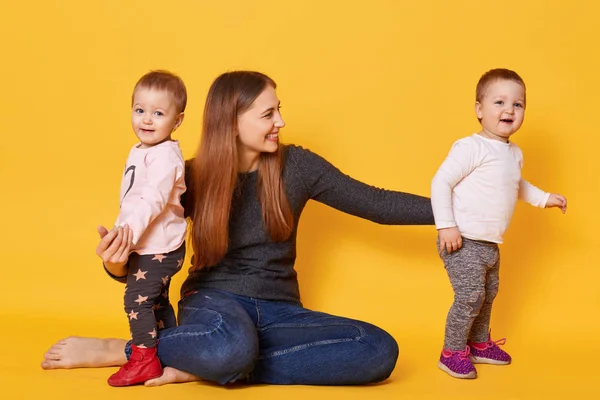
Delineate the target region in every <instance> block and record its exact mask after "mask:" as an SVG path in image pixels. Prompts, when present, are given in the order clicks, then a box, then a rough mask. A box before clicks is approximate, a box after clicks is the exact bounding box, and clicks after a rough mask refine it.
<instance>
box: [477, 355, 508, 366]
mask: <svg viewBox="0 0 600 400" xmlns="http://www.w3.org/2000/svg"><path fill="white" fill-rule="evenodd" d="M471 362H472V363H473V364H492V365H508V364H510V361H502V360H494V359H493V358H483V357H475V356H474V355H471Z"/></svg>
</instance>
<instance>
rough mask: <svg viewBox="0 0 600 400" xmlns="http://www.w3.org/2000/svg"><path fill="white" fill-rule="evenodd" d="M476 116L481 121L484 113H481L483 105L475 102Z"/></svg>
mask: <svg viewBox="0 0 600 400" xmlns="http://www.w3.org/2000/svg"><path fill="white" fill-rule="evenodd" d="M475 114H476V115H477V119H479V120H481V118H483V113H482V112H481V103H480V102H478V101H476V102H475Z"/></svg>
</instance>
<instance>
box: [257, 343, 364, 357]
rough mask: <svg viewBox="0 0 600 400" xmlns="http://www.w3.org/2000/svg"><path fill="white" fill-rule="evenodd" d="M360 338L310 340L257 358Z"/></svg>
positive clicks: (276, 355) (281, 354)
mask: <svg viewBox="0 0 600 400" xmlns="http://www.w3.org/2000/svg"><path fill="white" fill-rule="evenodd" d="M360 338H361V337H356V338H344V339H331V340H321V341H319V342H311V343H305V344H299V345H297V346H293V347H290V348H288V349H285V350H278V351H274V352H272V353H269V354H264V355H260V356H258V357H257V359H258V360H264V359H266V358H273V357H278V356H283V355H286V354H290V353H294V352H296V351H300V350H304V349H307V348H310V347H315V346H324V345H328V344H335V343H346V342H353V341H356V340H359V339H360Z"/></svg>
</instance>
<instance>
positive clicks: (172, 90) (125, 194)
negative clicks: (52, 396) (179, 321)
mask: <svg viewBox="0 0 600 400" xmlns="http://www.w3.org/2000/svg"><path fill="white" fill-rule="evenodd" d="M186 101H187V93H186V88H185V85H184V83H183V81H182V80H181V79H180V78H179V77H178V76H176V75H174V74H172V73H170V72H168V71H152V72H149V73H147V74H146V75H144V76H143V77H142V78H141V79H140V80H139V81H138V82H137V84H136V85H135V88H134V90H133V97H132V115H131V123H132V126H133V131H134V132H135V134H136V136H137V137H138V139H139V143H137V144H136V145H135V146H133V148H132V149H131V151H130V153H129V157H128V159H127V163H126V165H125V172H124V174H123V180H122V183H121V207H120V213H119V217H118V218H117V222H116V225H117V226H124V225H128V226H129V227H130V228H131V230H132V231H133V243H132V247H131V249H132V250H131V251H132V253H131V254H130V255H129V260H128V263H127V264H128V267H129V268H128V274H127V286H126V288H125V312H126V313H127V317H128V319H129V326H130V330H131V335H132V345H131V354H130V355H129V360H128V362H127V363H126V364H125V365H124V366H122V367H121V369H119V371H117V372H116V373H115V374H113V375H112V376H111V377H110V378H109V379H108V383H109V384H110V385H111V386H129V385H135V384H138V383H143V382H145V381H146V380H149V379H152V378H156V377H158V376H160V375H161V374H162V366H161V364H160V361H159V359H158V356H157V344H158V335H159V331H160V330H161V329H164V328H168V327H173V326H175V325H176V320H175V313H174V311H173V307H172V306H171V304H170V302H169V297H168V296H169V283H170V280H171V277H172V276H173V275H175V274H176V273H177V272H178V271H179V270H180V269H181V266H182V264H183V260H184V257H185V234H186V229H187V224H186V221H185V218H184V215H183V207H182V206H181V203H180V197H181V195H182V194H183V192H185V189H186V188H185V181H184V168H185V166H184V160H183V155H182V154H181V150H180V148H179V144H178V142H177V141H175V140H172V139H171V134H172V133H173V132H174V131H175V130H176V129H177V128H178V127H179V126H180V125H181V123H182V121H183V117H184V110H185V106H186Z"/></svg>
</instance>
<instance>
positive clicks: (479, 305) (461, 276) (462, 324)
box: [438, 238, 500, 351]
mask: <svg viewBox="0 0 600 400" xmlns="http://www.w3.org/2000/svg"><path fill="white" fill-rule="evenodd" d="M462 240H463V245H462V247H461V248H460V249H459V250H458V251H455V252H452V253H450V254H448V253H447V251H446V250H443V251H441V252H440V250H439V238H438V252H439V254H440V257H441V259H442V261H443V262H444V266H445V267H446V272H448V277H449V278H450V283H451V284H452V289H454V303H453V304H452V307H451V308H450V311H449V312H448V318H447V319H446V332H445V335H444V348H445V349H450V350H453V351H456V350H464V348H465V346H466V345H467V340H469V341H471V342H476V343H479V342H485V341H486V340H487V339H488V331H489V326H490V317H491V314H492V303H493V302H494V298H495V297H496V294H497V293H498V283H499V280H498V272H499V269H500V252H499V250H498V245H497V244H495V243H489V242H483V241H477V240H470V239H466V238H463V239H462Z"/></svg>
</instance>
